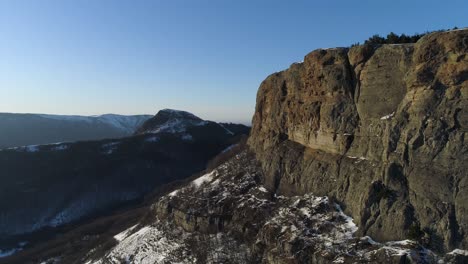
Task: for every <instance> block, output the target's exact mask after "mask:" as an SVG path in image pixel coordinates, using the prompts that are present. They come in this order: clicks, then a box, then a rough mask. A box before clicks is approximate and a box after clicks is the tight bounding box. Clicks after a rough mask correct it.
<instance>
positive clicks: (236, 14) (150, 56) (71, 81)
mask: <svg viewBox="0 0 468 264" xmlns="http://www.w3.org/2000/svg"><path fill="white" fill-rule="evenodd" d="M467 10H468V1H466V0H460V1H450V0H446V1H432V0H425V1H416V0H413V1H409V0H406V1H399V0H392V1H390V0H388V1H376V0H372V1H366V0H355V1H344V0H343V1H336V0H327V1H325V0H322V1H313V0H308V1H292V0H291V1H284V0H283V1H276V0H270V1H266V0H265V1H264V0H258V1H255V0H236V1H233V0H232V1H231V0H217V1H215V0H212V1H208V0H196V1H195V0H193V1H189V0H186V1H182V0H167V1H158V0H152V1H150V0H148V1H143V0H128V1H123V0H121V1H119V0H99V1H96V0H31V1H25V0H0V112H16V113H47V114H76V115H97V114H105V113H116V114H155V113H156V112H157V111H158V110H160V109H163V108H173V109H180V110H186V111H190V112H192V113H194V114H196V115H198V116H200V117H202V118H204V119H209V120H215V121H230V122H242V123H249V122H250V120H251V118H252V115H253V112H254V109H255V98H256V93H257V89H258V86H259V85H260V83H261V82H262V80H264V79H265V78H266V77H267V76H268V75H270V74H272V73H274V72H277V71H280V70H283V69H286V68H288V67H289V65H290V64H292V63H293V62H296V61H302V60H303V57H304V56H305V55H306V54H307V53H309V52H310V51H312V50H314V49H317V48H328V47H342V46H349V45H351V44H353V43H356V42H361V43H362V42H363V41H364V40H365V39H367V38H368V37H370V36H372V35H374V34H380V35H386V34H388V33H389V32H391V31H393V32H395V33H398V34H401V33H405V34H413V33H421V32H425V31H428V30H436V29H449V28H453V27H455V26H458V27H466V26H468V16H467V15H466V11H467Z"/></svg>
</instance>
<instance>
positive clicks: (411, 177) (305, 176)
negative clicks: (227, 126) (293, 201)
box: [249, 30, 468, 251]
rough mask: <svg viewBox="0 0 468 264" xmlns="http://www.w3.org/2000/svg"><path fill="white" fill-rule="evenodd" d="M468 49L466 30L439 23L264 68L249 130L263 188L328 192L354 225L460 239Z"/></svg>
mask: <svg viewBox="0 0 468 264" xmlns="http://www.w3.org/2000/svg"><path fill="white" fill-rule="evenodd" d="M467 53H468V30H458V31H448V32H438V33H433V34H429V35H426V36H425V37H423V38H422V39H420V40H419V41H418V42H417V43H416V44H401V45H383V46H377V47H373V46H366V45H363V46H356V47H353V48H350V49H347V48H336V49H327V50H323V49H319V50H316V51H313V52H311V53H310V54H308V55H307V56H306V57H305V59H304V62H303V63H295V64H293V65H291V67H290V68H289V69H287V70H285V71H282V72H278V73H275V74H273V75H271V76H269V77H268V78H267V79H266V80H265V81H264V82H263V83H262V84H261V86H260V89H259V91H258V95H257V106H256V112H255V115H254V118H253V127H252V132H251V137H250V139H249V145H250V147H251V148H252V149H253V150H254V151H255V153H256V156H257V158H258V159H259V161H260V162H261V164H262V168H263V170H264V173H265V183H266V186H267V187H268V188H269V189H270V190H275V191H277V192H278V193H280V194H285V195H300V194H304V193H309V192H312V193H313V194H314V195H330V196H332V197H334V198H336V199H337V200H338V201H339V202H340V203H342V204H343V205H344V207H345V211H346V213H348V214H350V215H352V216H353V218H354V219H355V220H356V221H357V223H358V226H359V231H358V233H360V234H361V235H370V236H372V237H373V238H375V239H378V240H381V241H385V240H401V239H404V238H407V237H408V236H418V237H421V236H423V237H424V238H425V239H426V241H427V243H429V244H430V246H431V247H433V248H437V249H439V250H441V251H444V250H449V249H453V248H467V247H468V239H467V238H466V236H465V233H466V232H467V231H468V211H467V210H468V173H467V171H468V165H467V164H468V155H467V152H468V145H467V144H466V136H467V135H468V133H467V132H468V103H467V99H468V56H467ZM420 231H422V232H420Z"/></svg>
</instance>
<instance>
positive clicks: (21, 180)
mask: <svg viewBox="0 0 468 264" xmlns="http://www.w3.org/2000/svg"><path fill="white" fill-rule="evenodd" d="M54 118H55V117H54ZM71 118H72V119H73V120H77V119H80V118H83V117H71ZM100 118H102V117H100ZM63 119H66V118H63ZM63 119H60V120H63ZM83 119H84V121H83V122H89V121H88V119H86V118H83ZM111 120H115V119H111ZM154 120H160V121H161V120H162V121H161V122H160V123H158V124H156V123H157V122H155V121H154ZM192 121H193V122H192ZM74 122H75V121H74ZM151 124H154V126H151ZM242 127H243V129H242V130H236V132H232V131H229V130H228V129H227V128H226V127H225V126H224V125H221V124H218V123H215V122H211V121H205V120H202V119H200V118H198V117H196V116H194V115H192V114H189V113H187V112H183V111H175V110H162V111H160V112H159V113H158V114H157V115H156V116H154V117H153V118H152V119H150V120H148V121H147V122H146V123H145V124H143V125H142V126H141V127H140V128H139V129H138V131H142V133H141V134H137V135H133V136H131V137H125V138H120V139H105V140H98V141H81V142H75V143H58V144H48V145H29V146H22V147H13V148H8V149H3V150H0V182H1V183H2V184H0V212H1V213H0V253H1V250H8V248H9V247H10V246H12V247H13V246H14V245H16V243H19V242H21V241H24V240H26V241H30V240H29V237H28V234H29V233H33V232H43V230H49V231H47V232H49V233H50V232H52V233H53V232H55V231H54V228H56V227H60V226H62V225H65V224H69V223H74V222H76V221H79V220H82V219H89V218H91V217H96V216H100V215H103V214H106V213H108V212H110V211H111V210H115V209H116V208H120V207H122V206H123V205H128V204H129V203H135V202H137V201H139V200H141V199H142V198H143V197H144V196H145V195H146V194H148V193H149V192H150V191H153V190H154V189H155V188H157V187H160V186H162V185H164V184H167V183H170V182H173V181H176V180H181V179H184V178H187V177H189V176H191V175H192V174H194V173H196V172H199V171H201V170H203V169H205V168H206V165H207V163H208V161H209V160H210V159H212V158H213V157H214V156H216V155H217V154H219V153H221V152H222V151H223V150H225V149H227V148H228V147H230V146H232V145H233V144H235V143H236V142H237V141H238V139H239V137H240V136H241V135H247V134H248V133H249V128H248V127H246V126H242ZM144 128H148V129H150V130H148V131H146V130H145V129H144ZM129 131H130V130H129ZM24 164H28V165H27V166H24ZM41 230H42V231H41Z"/></svg>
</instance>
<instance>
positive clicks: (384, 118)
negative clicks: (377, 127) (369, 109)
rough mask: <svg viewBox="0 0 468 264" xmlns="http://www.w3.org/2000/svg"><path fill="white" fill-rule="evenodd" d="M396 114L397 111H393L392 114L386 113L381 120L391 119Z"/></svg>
mask: <svg viewBox="0 0 468 264" xmlns="http://www.w3.org/2000/svg"><path fill="white" fill-rule="evenodd" d="M394 115H395V112H392V113H391V114H388V115H386V116H382V117H381V118H380V120H387V119H391V118H392V117H393V116H394Z"/></svg>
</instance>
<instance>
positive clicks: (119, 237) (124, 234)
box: [114, 225, 137, 242]
mask: <svg viewBox="0 0 468 264" xmlns="http://www.w3.org/2000/svg"><path fill="white" fill-rule="evenodd" d="M135 227H137V225H134V226H131V227H130V228H128V229H126V230H124V231H122V232H120V233H118V234H117V235H115V236H114V238H115V240H117V241H119V242H120V241H122V240H124V239H125V238H127V236H128V234H129V233H130V232H131V231H132V230H133V229H135Z"/></svg>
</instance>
